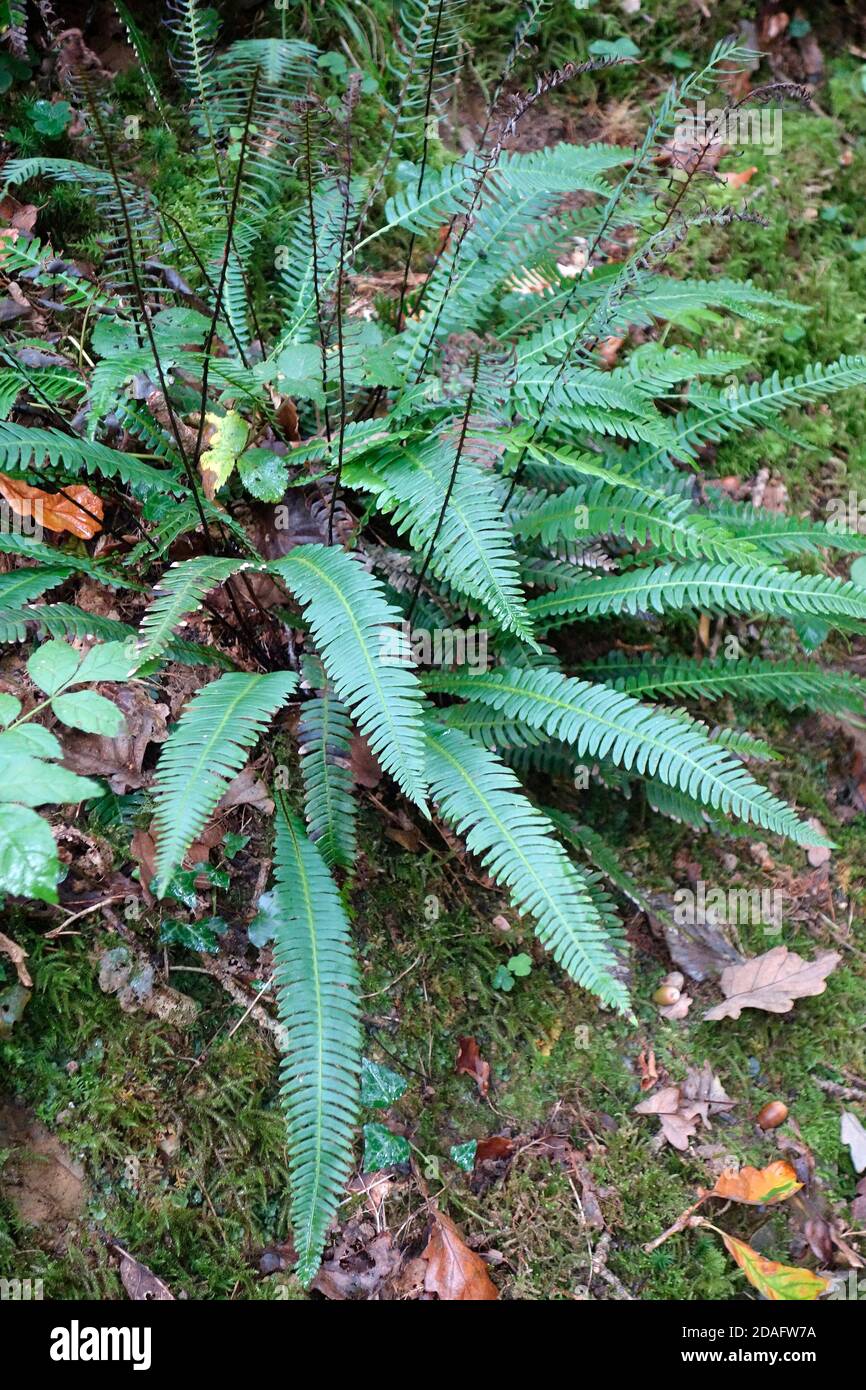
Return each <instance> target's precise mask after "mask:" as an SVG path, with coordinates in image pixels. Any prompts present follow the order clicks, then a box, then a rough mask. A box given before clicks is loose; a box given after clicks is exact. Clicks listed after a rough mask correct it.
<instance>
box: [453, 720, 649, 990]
mask: <svg viewBox="0 0 866 1390" xmlns="http://www.w3.org/2000/svg"><path fill="white" fill-rule="evenodd" d="M427 768H428V774H429V777H430V785H431V794H432V797H433V800H434V802H435V803H436V805H437V807H438V808H439V811H440V813H441V814H442V816H443V817H444V819H445V820H447V821H448V822H449V824H450V825H451V826H452V828H453V829H454V830H455V831H456V832H457V834H458V835H462V836H464V837H465V839H466V845H467V848H468V849H469V850H470V852H471V853H473V854H477V855H478V856H479V858H480V860H481V862H482V863H483V864H484V867H485V868H486V870H487V872H488V873H489V874H490V876H491V877H492V878H493V879H494V880H495V881H496V882H497V883H499V884H501V885H502V886H503V887H504V888H506V889H507V890H508V892H509V893H510V895H511V897H512V900H513V901H514V903H515V906H516V907H517V908H518V909H519V910H520V911H521V912H527V913H529V915H530V916H531V917H533V918H534V919H535V923H536V932H537V934H538V937H539V940H540V941H541V942H542V943H543V945H544V946H545V947H546V948H547V949H548V950H549V951H550V953H551V955H552V956H553V958H554V960H556V961H557V963H558V964H559V965H561V966H562V968H563V969H564V970H565V971H567V973H568V974H569V975H570V976H571V977H572V979H574V980H576V981H577V983H578V984H580V985H583V986H584V987H585V988H586V989H589V990H591V991H592V992H593V993H594V994H596V995H598V997H599V998H600V999H601V1000H602V1001H603V1003H605V1004H609V1005H610V1006H611V1007H613V1008H615V1009H618V1010H619V1011H620V1012H621V1013H625V1014H629V1013H630V1009H629V1001H628V993H627V991H626V988H625V986H624V985H623V983H622V981H621V980H619V979H618V978H617V976H616V970H617V961H616V957H615V956H614V954H613V952H612V951H611V949H610V945H609V942H608V939H607V936H606V934H605V931H604V927H603V924H602V921H601V919H600V917H599V914H598V911H597V910H596V908H595V906H594V904H593V901H592V897H591V895H590V894H589V892H588V891H587V890H586V888H585V887H584V885H583V882H582V879H581V876H580V874H579V872H578V870H576V869H575V868H574V866H573V865H572V864H571V862H570V860H569V859H568V857H567V855H566V854H565V852H564V850H563V849H562V847H561V846H560V845H559V844H557V842H556V839H555V838H554V835H553V832H552V827H551V825H550V822H549V821H548V820H547V819H546V818H545V817H544V816H543V815H542V813H541V812H540V811H539V810H537V809H536V808H535V807H534V806H533V805H532V803H531V802H530V801H528V800H527V798H526V796H525V795H524V793H523V791H522V789H521V787H520V783H519V782H518V780H517V778H516V777H515V776H514V773H513V772H511V771H510V769H508V768H507V767H505V766H504V764H502V763H501V762H500V761H499V759H498V758H496V757H495V755H494V754H493V753H491V752H489V751H488V750H487V749H485V748H482V747H481V746H480V744H477V743H473V741H472V740H471V739H470V738H467V737H466V735H465V734H463V733H461V732H460V731H459V730H457V729H449V730H445V731H442V730H437V729H435V728H433V727H431V729H430V732H429V735H428V738H427Z"/></svg>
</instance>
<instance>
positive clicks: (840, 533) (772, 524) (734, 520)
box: [710, 498, 866, 555]
mask: <svg viewBox="0 0 866 1390" xmlns="http://www.w3.org/2000/svg"><path fill="white" fill-rule="evenodd" d="M846 503H847V499H846V498H842V499H840V500H839V504H838V508H837V511H838V515H837V516H836V517H835V518H834V517H832V516H831V518H830V520H828V521H823V522H822V521H813V520H812V519H811V518H810V517H800V516H785V514H784V513H783V512H770V511H767V510H766V508H764V507H753V506H752V505H751V503H750V502H722V503H721V504H720V505H718V506H711V509H710V515H711V516H713V517H714V518H715V519H716V520H717V521H718V522H720V524H721V525H722V526H725V527H727V529H728V530H729V531H731V532H733V534H734V535H735V536H745V537H747V538H748V540H750V541H751V542H752V543H753V544H754V545H759V546H761V548H762V549H763V550H766V551H768V552H769V553H770V554H771V555H791V554H796V553H797V552H805V553H806V554H810V555H814V554H817V553H818V552H819V551H821V550H844V551H847V552H849V553H850V554H862V553H863V552H866V535H864V534H863V533H862V532H861V531H858V530H857V529H856V523H857V520H858V518H857V517H856V514H855V516H854V517H851V516H849V515H848V510H847V508H846ZM852 520H853V521H854V522H855V525H854V526H853V527H852V525H851V521H852Z"/></svg>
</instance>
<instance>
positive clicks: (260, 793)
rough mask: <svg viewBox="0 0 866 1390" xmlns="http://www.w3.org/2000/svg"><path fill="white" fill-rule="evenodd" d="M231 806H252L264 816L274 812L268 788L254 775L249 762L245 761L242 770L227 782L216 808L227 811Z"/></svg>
mask: <svg viewBox="0 0 866 1390" xmlns="http://www.w3.org/2000/svg"><path fill="white" fill-rule="evenodd" d="M233 806H252V808H253V810H255V811H261V812H262V813H263V814H264V815H266V816H272V815H273V813H274V803H273V801H272V800H271V798H270V796H269V795H268V789H267V787H266V786H265V784H264V782H262V781H261V779H260V778H258V777H257V776H256V772H255V769H254V767H253V766H252V764H251V763H247V765H246V767H245V768H244V770H243V772H239V773H238V775H237V777H235V778H234V779H233V780H232V781H231V782H229V785H228V787H227V788H226V791H225V792H224V793H223V795H222V797H221V798H220V801H219V804H218V806H217V810H218V811H228V810H230V809H231V808H232V807H233Z"/></svg>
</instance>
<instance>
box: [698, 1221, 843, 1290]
mask: <svg viewBox="0 0 866 1390" xmlns="http://www.w3.org/2000/svg"><path fill="white" fill-rule="evenodd" d="M722 1240H723V1241H724V1242H725V1245H726V1246H727V1248H728V1251H729V1252H730V1254H731V1255H733V1257H734V1259H735V1260H736V1262H737V1264H738V1265H739V1266H740V1269H741V1270H742V1271H743V1273H744V1274H745V1276H746V1278H747V1279H748V1281H749V1283H750V1284H752V1285H753V1286H754V1287H755V1288H756V1289H757V1290H758V1291H759V1293H762V1294H763V1295H764V1297H765V1298H769V1299H770V1300H771V1301H772V1302H774V1303H778V1302H783V1301H791V1300H797V1301H799V1302H809V1301H811V1300H813V1299H815V1298H817V1297H818V1296H819V1294H822V1293H825V1292H826V1291H827V1289H828V1288H829V1287H830V1281H829V1279H822V1278H820V1276H819V1275H817V1274H813V1273H812V1271H811V1270H810V1269H796V1268H794V1267H793V1266H791V1265H782V1264H779V1263H778V1262H777V1261H776V1260H767V1259H765V1258H764V1256H763V1255H759V1254H758V1252H757V1250H753V1249H752V1247H751V1245H746V1243H745V1241H742V1240H737V1239H736V1237H735V1236H729V1235H725V1234H724V1233H722Z"/></svg>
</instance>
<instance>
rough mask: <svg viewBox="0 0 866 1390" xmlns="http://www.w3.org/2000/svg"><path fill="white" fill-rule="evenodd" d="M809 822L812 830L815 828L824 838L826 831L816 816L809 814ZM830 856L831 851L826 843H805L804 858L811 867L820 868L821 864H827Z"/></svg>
mask: <svg viewBox="0 0 866 1390" xmlns="http://www.w3.org/2000/svg"><path fill="white" fill-rule="evenodd" d="M809 824H810V826H811V827H812V829H813V830H817V832H818V834H819V835H823V836H824V837H825V838H826V836H827V832H826V830H825V829H824V827H823V825H822V824H821V822H820V821H819V820H818V818H817V816H810V818H809ZM831 857H832V851H831V850H830V849H829V848H828V847H827V845H807V847H806V859H807V860H808V862H809V864H810V865H811V867H812V868H813V869H820V867H821V865H822V864H829V862H830V859H831Z"/></svg>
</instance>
